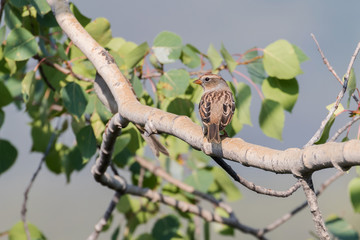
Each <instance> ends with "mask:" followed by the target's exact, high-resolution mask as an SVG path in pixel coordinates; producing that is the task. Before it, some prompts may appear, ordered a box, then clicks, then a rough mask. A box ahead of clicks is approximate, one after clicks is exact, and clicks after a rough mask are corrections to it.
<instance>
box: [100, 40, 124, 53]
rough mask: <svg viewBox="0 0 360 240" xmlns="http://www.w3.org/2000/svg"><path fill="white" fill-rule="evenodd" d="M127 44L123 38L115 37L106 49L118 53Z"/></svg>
mask: <svg viewBox="0 0 360 240" xmlns="http://www.w3.org/2000/svg"><path fill="white" fill-rule="evenodd" d="M125 42H126V41H125V39H123V38H121V37H114V38H112V39H111V40H110V41H109V42H108V43H107V44H106V46H105V47H107V48H109V49H111V50H113V51H116V52H117V51H118V50H119V49H120V47H121V46H122V45H123V44H124V43H125Z"/></svg>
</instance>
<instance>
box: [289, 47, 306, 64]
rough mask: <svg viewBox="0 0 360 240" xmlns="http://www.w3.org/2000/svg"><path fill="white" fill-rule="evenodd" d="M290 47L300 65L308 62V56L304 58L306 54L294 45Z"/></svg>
mask: <svg viewBox="0 0 360 240" xmlns="http://www.w3.org/2000/svg"><path fill="white" fill-rule="evenodd" d="M292 47H293V48H294V50H295V53H296V56H297V58H298V60H299V62H300V63H303V62H305V61H307V60H309V58H308V56H306V54H305V53H304V52H303V51H302V50H301V49H300V48H299V47H298V46H296V45H295V44H292Z"/></svg>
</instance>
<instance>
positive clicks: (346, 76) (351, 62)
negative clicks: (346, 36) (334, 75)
mask: <svg viewBox="0 0 360 240" xmlns="http://www.w3.org/2000/svg"><path fill="white" fill-rule="evenodd" d="M359 51H360V42H359V43H358V45H357V46H356V49H355V51H354V53H353V55H352V56H351V59H350V63H349V66H348V68H347V70H346V73H345V75H344V78H346V79H349V76H350V71H351V68H352V67H353V65H354V62H355V59H356V56H357V55H358V54H359Z"/></svg>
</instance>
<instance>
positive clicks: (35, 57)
mask: <svg viewBox="0 0 360 240" xmlns="http://www.w3.org/2000/svg"><path fill="white" fill-rule="evenodd" d="M33 58H34V59H36V60H42V59H41V58H40V56H38V55H35V56H34V57H33ZM43 62H44V63H45V64H46V65H48V66H50V67H53V68H55V69H56V70H58V71H59V72H61V73H63V74H65V75H71V76H73V77H75V78H77V79H78V80H81V81H85V82H94V80H93V79H90V78H87V77H84V76H81V75H79V74H76V73H74V72H73V71H71V70H69V69H67V68H64V67H62V66H60V65H59V64H57V63H53V62H51V61H49V60H47V59H45V60H43Z"/></svg>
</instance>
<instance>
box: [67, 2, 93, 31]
mask: <svg viewBox="0 0 360 240" xmlns="http://www.w3.org/2000/svg"><path fill="white" fill-rule="evenodd" d="M70 10H71V11H72V12H73V13H74V16H75V17H76V19H77V20H78V21H79V22H80V24H81V25H82V26H83V27H85V26H86V25H88V24H89V23H90V22H91V19H90V18H88V17H86V16H84V15H82V14H81V12H80V11H79V9H78V8H77V7H76V6H75V4H74V3H70Z"/></svg>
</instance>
